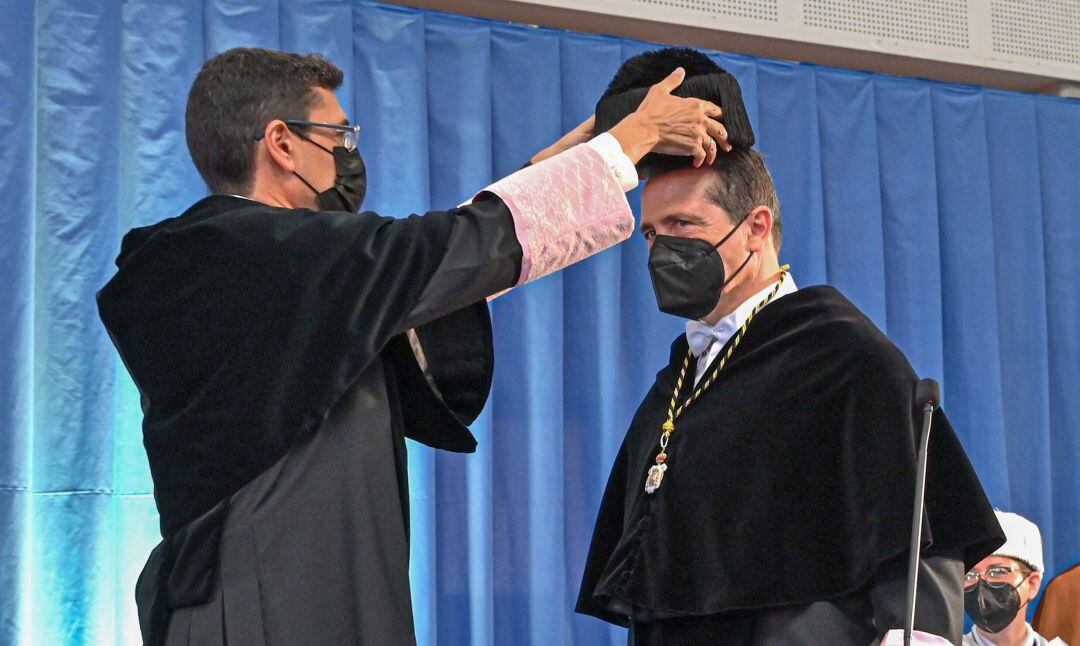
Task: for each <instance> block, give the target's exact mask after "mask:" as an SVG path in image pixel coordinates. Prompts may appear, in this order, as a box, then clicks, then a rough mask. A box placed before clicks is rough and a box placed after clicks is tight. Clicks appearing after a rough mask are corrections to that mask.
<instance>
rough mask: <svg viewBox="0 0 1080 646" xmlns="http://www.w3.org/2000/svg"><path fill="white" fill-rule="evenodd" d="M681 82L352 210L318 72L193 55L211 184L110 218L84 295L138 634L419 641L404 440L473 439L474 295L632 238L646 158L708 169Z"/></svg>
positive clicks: (701, 126)
mask: <svg viewBox="0 0 1080 646" xmlns="http://www.w3.org/2000/svg"><path fill="white" fill-rule="evenodd" d="M681 80H682V72H681V71H680V72H677V73H675V74H672V75H671V76H670V77H668V78H665V79H663V81H662V82H661V83H659V84H657V87H656V89H655V91H652V92H651V93H650V95H649V97H648V98H647V99H646V101H645V102H644V103H643V104H642V106H641V109H640V110H638V111H636V112H635V113H634V114H633V115H631V116H629V117H628V118H627V119H625V120H623V122H622V123H621V124H620V125H618V126H616V127H615V128H612V129H611V130H610V131H609V132H607V133H605V134H602V135H600V136H598V137H596V138H595V139H592V138H591V122H586V124H584V125H583V127H581V128H579V129H577V130H575V131H573V132H571V133H570V134H569V135H567V136H566V137H565V138H564V139H563V140H561V141H560V142H559V143H557V144H556V145H555V146H554V147H553V148H550V149H548V150H547V151H545V152H544V153H542V154H541V155H539V156H538V157H537V158H535V159H534V162H535V163H534V164H533V165H532V166H530V167H529V168H526V169H523V170H521V171H519V172H517V173H514V174H513V175H511V176H509V177H507V178H504V179H503V180H501V181H498V182H496V183H494V184H492V185H491V186H488V187H487V188H486V189H484V190H483V191H481V192H480V193H479V194H478V195H477V197H476V198H475V199H474V200H473V201H471V202H470V203H469V204H467V205H465V206H462V207H459V208H452V209H449V210H442V211H432V212H429V213H427V214H425V215H414V216H410V217H408V218H401V219H397V218H390V217H383V216H380V215H378V214H376V213H372V212H364V213H357V211H359V209H360V206H361V203H362V202H363V199H364V193H365V190H366V185H367V181H366V170H365V165H364V162H363V160H362V159H361V157H360V152H359V150H358V144H359V137H360V127H359V126H356V125H352V124H350V122H349V120H348V119H347V116H346V114H345V112H344V111H343V110H342V108H341V105H340V104H339V103H338V100H337V98H336V97H335V95H334V90H335V89H337V88H338V87H339V86H340V85H341V83H342V81H343V75H342V72H341V70H340V69H339V68H338V67H336V66H335V65H334V64H333V63H331V62H330V61H328V60H326V59H324V58H322V57H320V56H316V55H303V56H302V55H298V54H293V53H289V52H279V51H270V50H265V49H233V50H229V51H227V52H224V53H222V54H220V55H218V56H215V57H214V58H212V59H210V60H209V61H207V62H206V64H205V65H203V67H202V69H201V70H200V72H199V74H198V76H197V77H196V78H195V82H194V84H193V85H192V88H191V91H190V93H189V95H188V103H187V142H188V148H189V150H190V152H191V157H192V160H193V161H194V162H195V166H196V168H198V170H199V173H200V174H201V175H202V177H203V179H204V180H205V181H206V184H207V186H208V188H209V190H210V193H211V195H210V196H208V197H206V198H204V199H202V200H200V201H198V202H197V203H195V204H194V205H192V206H191V207H190V208H189V209H188V210H187V211H186V212H185V213H183V214H182V215H180V216H178V217H173V218H167V219H164V220H162V221H160V222H158V223H157V224H153V225H151V226H147V227H142V228H138V229H134V230H132V231H131V232H129V233H128V234H127V235H126V236H125V237H124V240H123V243H122V244H121V248H120V256H119V258H117V267H118V271H117V273H116V275H115V276H114V277H113V278H112V279H111V280H110V281H109V283H108V284H107V285H105V287H104V288H103V289H102V290H101V292H100V294H99V295H98V305H99V309H100V313H101V318H102V321H103V322H104V324H105V327H106V328H107V329H108V331H109V334H110V336H111V337H112V339H113V341H114V343H115V344H116V348H117V350H118V351H119V353H120V356H121V357H122V359H123V360H124V364H125V366H126V367H127V369H128V371H129V372H130V373H131V376H132V379H133V380H134V382H135V384H136V385H137V386H138V388H139V392H140V394H141V396H142V410H143V437H144V443H145V446H146V452H147V456H148V458H149V463H150V472H151V474H152V475H153V479H154V499H155V502H156V504H157V507H158V510H159V512H160V514H161V532H162V536H163V538H164V540H163V541H162V542H161V543H160V544H159V545H158V546H157V547H156V548H155V549H154V551H153V552H152V553H151V555H150V558H149V560H148V561H147V564H146V567H145V568H144V570H143V572H142V575H141V576H140V577H139V582H138V585H137V586H136V601H137V604H138V608H139V622H140V625H141V628H142V631H143V638H144V641H145V642H146V643H149V644H160V643H168V644H200V645H202V644H225V643H231V644H243V645H245V646H247V645H256V644H263V643H274V644H356V645H361V644H378V645H384V644H393V645H394V646H398V645H405V644H412V643H415V637H414V635H413V616H412V606H411V601H410V592H409V576H408V554H409V546H408V537H409V529H408V519H409V510H408V500H409V495H408V477H407V474H406V465H407V458H406V455H405V438H406V437H410V438H412V439H415V440H418V441H420V442H424V443H426V444H428V445H431V446H433V447H436V448H441V449H446V450H450V451H473V450H474V448H475V446H476V441H475V440H474V439H473V436H472V435H471V434H470V432H469V430H468V428H467V427H466V425H467V424H469V423H471V422H472V420H473V419H475V418H476V416H477V415H478V414H479V413H480V410H481V408H483V405H484V402H485V401H486V399H487V394H488V390H489V387H490V385H491V370H492V360H493V359H492V347H491V324H490V318H489V316H488V310H487V305H486V302H485V299H486V298H487V297H488V296H490V295H492V294H495V293H497V292H499V291H502V290H505V289H508V288H510V287H513V286H514V285H518V284H521V283H524V282H527V281H531V280H535V279H537V278H539V277H541V276H544V275H545V274H549V273H551V272H553V271H557V270H559V269H561V268H562V267H565V266H567V265H568V264H570V263H573V262H576V261H578V260H580V259H582V258H585V257H586V256H588V255H590V254H593V253H596V252H598V251H601V250H603V249H604V248H607V247H609V246H611V245H613V244H615V243H617V242H619V241H621V240H624V239H626V238H627V237H629V236H630V234H631V233H632V231H633V224H634V220H633V216H632V214H631V212H630V208H629V206H628V204H627V202H626V197H625V195H624V191H627V190H629V189H631V188H633V187H635V186H637V182H638V180H637V175H636V173H635V171H634V166H633V164H634V162H636V161H637V160H638V159H640V157H641V156H642V155H644V154H645V153H648V152H650V151H651V150H653V149H660V150H667V151H669V152H674V153H679V154H689V155H695V156H697V158H699V159H700V160H701V161H710V162H711V161H712V160H713V158H714V157H715V152H709V151H707V150H706V149H705V148H706V143H707V142H706V140H709V141H713V137H717V138H719V139H720V140H721V141H723V128H722V126H721V125H720V123H719V122H718V121H716V120H715V119H714V118H713V117H716V118H719V117H720V111H719V109H717V108H716V106H710V105H707V104H706V102H704V101H701V100H698V99H687V98H678V97H673V96H671V95H670V91H671V90H672V89H674V88H675V87H676V86H678V84H679V83H680V82H681ZM362 119H363V117H362V115H361V120H362ZM585 140H589V141H588V142H587V143H582V144H581V145H574V144H576V143H579V142H584V141H585ZM709 149H710V150H714V147H713V146H709ZM478 188H479V187H478Z"/></svg>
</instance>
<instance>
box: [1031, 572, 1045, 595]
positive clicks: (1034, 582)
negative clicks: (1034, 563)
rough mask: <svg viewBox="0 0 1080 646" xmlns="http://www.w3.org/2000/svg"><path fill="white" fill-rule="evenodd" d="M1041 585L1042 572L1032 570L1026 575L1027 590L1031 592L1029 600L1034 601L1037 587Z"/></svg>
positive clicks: (1037, 592)
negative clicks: (1029, 574)
mask: <svg viewBox="0 0 1080 646" xmlns="http://www.w3.org/2000/svg"><path fill="white" fill-rule="evenodd" d="M1041 587H1042V572H1032V573H1031V576H1029V577H1028V591H1029V592H1031V597H1030V598H1029V599H1028V600H1029V601H1034V600H1035V597H1036V596H1038V594H1039V588H1041Z"/></svg>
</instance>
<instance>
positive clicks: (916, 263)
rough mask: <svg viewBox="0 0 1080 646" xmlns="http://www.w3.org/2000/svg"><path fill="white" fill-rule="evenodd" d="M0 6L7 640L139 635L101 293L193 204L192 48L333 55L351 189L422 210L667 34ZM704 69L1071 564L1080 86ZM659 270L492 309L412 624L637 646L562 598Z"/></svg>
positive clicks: (613, 260)
mask: <svg viewBox="0 0 1080 646" xmlns="http://www.w3.org/2000/svg"><path fill="white" fill-rule="evenodd" d="M0 10H2V12H3V15H4V20H0V43H3V47H2V48H0V151H2V152H0V194H2V195H3V198H4V204H5V207H6V208H4V209H3V210H0V233H2V235H0V285H2V287H0V289H2V290H3V292H2V293H3V300H2V303H3V307H0V339H2V342H0V643H5V644H7V643H11V644H65V643H70V644H83V643H85V644H105V643H121V642H122V643H136V642H137V641H138V625H137V620H136V618H135V614H134V604H133V589H134V582H135V579H136V577H137V575H138V572H139V570H140V569H141V567H142V564H143V561H144V560H145V557H146V555H147V553H148V552H149V550H150V548H151V547H152V546H153V545H154V544H155V543H156V542H157V540H158V533H157V515H156V512H155V510H154V505H153V498H152V496H151V492H152V483H151V481H150V478H149V473H148V470H147V466H146V460H145V456H144V453H143V449H142V444H141V436H140V429H139V422H140V414H139V403H138V398H137V396H136V393H135V390H134V388H133V386H132V384H131V383H130V380H129V379H128V377H127V375H126V372H125V371H124V369H123V367H122V366H121V365H120V364H119V362H118V361H117V358H116V356H115V353H114V351H113V349H112V346H111V343H110V342H109V340H108V338H107V337H106V335H105V333H104V330H103V329H102V328H101V326H100V324H99V322H98V320H97V314H96V309H95V307H94V304H93V296H94V293H95V291H96V290H97V289H98V288H99V287H100V286H101V285H102V284H103V283H104V282H105V281H106V280H107V279H108V277H109V276H110V275H111V273H112V271H113V267H112V264H111V263H112V259H113V258H114V257H115V254H116V252H117V249H118V244H119V240H120V237H121V235H122V234H123V233H124V232H125V231H126V230H127V229H129V228H131V227H133V226H140V225H145V224H149V223H151V222H155V221H157V220H159V219H161V218H164V217H167V216H171V215H175V214H177V213H179V212H181V211H183V210H184V209H185V208H186V207H187V206H188V205H189V204H190V203H191V202H193V201H195V200H197V199H198V198H199V197H201V196H202V195H203V193H204V190H205V189H204V187H203V186H202V183H201V181H200V180H199V178H198V175H197V174H196V172H195V171H194V168H193V167H192V165H191V162H190V160H189V157H188V154H187V150H186V145H185V142H184V133H183V127H184V118H183V110H184V102H185V98H186V93H187V90H188V88H189V86H190V83H191V81H192V79H193V78H194V75H195V73H196V72H197V70H198V68H199V66H200V64H201V62H202V61H203V60H204V59H205V58H206V57H208V56H211V55H213V54H214V53H217V52H220V51H222V50H224V49H227V48H229V47H233V46H241V45H244V46H264V47H273V48H282V49H288V50H293V51H318V52H322V53H324V54H326V55H327V56H328V57H330V58H331V59H332V60H333V61H335V62H336V63H337V64H338V65H339V66H341V67H342V69H343V70H344V71H345V76H346V84H345V86H344V87H343V88H342V89H341V90H340V91H339V96H340V98H341V100H342V104H343V105H344V106H346V109H347V110H349V111H350V112H351V115H350V116H351V117H352V118H353V119H354V120H355V121H357V122H359V123H360V124H361V125H362V126H363V127H364V135H363V142H362V151H363V153H364V155H365V157H366V158H367V160H368V163H369V181H370V192H369V196H370V197H369V201H368V203H367V206H368V207H370V208H374V209H376V210H378V211H380V212H383V213H387V214H395V215H404V214H407V213H410V212H423V211H424V210H426V209H429V208H438V207H448V206H452V205H454V204H457V203H459V202H461V201H463V200H465V199H467V198H469V197H471V195H472V194H473V193H474V192H475V191H476V190H478V189H479V188H482V187H483V186H484V185H485V184H487V183H488V182H490V181H491V180H492V179H495V178H497V177H500V176H502V175H505V174H507V173H509V172H511V171H513V170H515V169H516V168H517V167H519V166H520V165H521V164H522V163H524V162H525V161H526V160H527V159H528V158H529V157H530V156H531V155H532V154H533V153H535V152H536V151H537V150H539V149H540V148H542V147H544V146H546V145H548V144H549V143H551V142H552V141H554V140H555V139H556V138H557V137H558V136H559V135H560V134H561V133H562V132H564V131H566V130H568V129H569V128H571V127H573V126H575V125H577V124H578V123H579V122H580V121H582V120H583V119H584V118H585V117H587V116H588V115H589V114H590V112H591V109H592V106H593V105H594V103H595V100H596V98H597V96H598V95H599V93H600V92H601V91H602V90H603V88H604V87H605V85H606V82H607V81H608V80H609V79H610V77H611V75H612V74H613V73H614V71H615V69H617V67H618V65H619V64H620V62H621V61H623V60H624V59H625V58H627V57H628V56H631V55H633V54H636V53H639V52H642V51H645V50H646V49H649V48H651V46H650V45H648V44H645V43H641V42H636V41H630V40H624V39H616V38H606V37H597V36H590V35H583V34H574V33H568V32H559V31H552V30H547V29H536V28H531V27H525V26H514V25H507V24H503V23H495V22H489V21H483V20H475V19H469V18H462V17H457V16H450V15H444V14H439V13H433V12H425V11H417V10H412V9H405V8H400V7H394V6H387V5H380V4H375V3H369V2H352V3H350V2H347V1H346V0H340V1H338V0H277V1H273V0H264V1H255V0H205V1H201V2H200V1H193V0H189V1H187V2H161V1H149V0H125V1H124V2H122V3H116V2H112V1H111V0H39V1H38V2H37V3H36V4H35V3H30V2H23V1H21V0H2V1H0ZM716 60H717V61H718V62H719V63H720V64H721V65H722V66H724V67H725V68H727V69H729V70H730V71H732V73H734V74H735V75H736V76H737V77H738V78H739V80H740V83H741V84H742V86H743V91H744V95H745V97H746V100H747V103H748V108H749V111H750V117H751V119H752V120H753V122H754V123H755V125H756V129H757V131H758V133H759V139H760V146H759V147H760V149H761V150H762V151H764V152H765V153H766V155H767V157H768V161H769V165H770V167H771V169H772V171H773V174H774V176H775V178H776V182H777V185H778V188H779V192H780V198H781V202H782V215H783V225H784V245H783V249H782V252H781V255H782V257H783V259H784V260H785V261H786V262H790V263H791V265H792V267H793V272H794V276H795V278H796V280H797V281H798V283H799V284H800V285H804V286H805V285H811V284H817V283H825V282H827V283H830V284H833V285H836V286H837V287H839V288H840V289H841V290H843V291H844V292H845V293H846V294H847V295H848V296H849V297H850V298H852V299H853V300H854V301H855V302H856V303H857V304H858V305H859V306H860V307H862V308H863V309H864V311H866V312H867V313H868V314H869V315H870V316H871V317H872V318H873V319H874V321H875V322H877V324H878V325H879V326H881V327H882V329H884V330H885V331H886V332H887V333H888V334H889V335H890V336H891V337H892V338H893V339H894V340H895V341H896V342H897V343H898V344H899V345H900V347H901V348H903V349H904V351H905V352H906V353H907V355H908V357H909V358H910V359H911V361H912V364H913V365H914V366H915V368H916V370H917V371H919V372H920V373H921V374H923V375H926V376H931V377H936V378H938V379H939V380H941V381H942V384H943V386H944V389H945V400H946V405H947V407H948V409H949V411H950V414H951V417H952V420H953V422H954V425H955V426H956V428H957V430H958V432H959V434H960V436H961V439H962V440H963V442H964V445H965V446H966V447H967V450H968V452H969V454H970V456H971V458H972V460H973V462H974V463H975V465H976V468H977V470H978V472H979V474H980V476H981V478H982V480H983V483H984V485H985V487H986V489H987V492H988V493H989V495H990V497H991V500H992V501H993V502H994V504H995V505H997V506H999V507H1001V508H1004V509H1010V510H1013V511H1017V512H1019V513H1022V514H1024V515H1026V516H1028V517H1030V518H1032V519H1033V520H1035V521H1036V522H1037V523H1038V524H1039V525H1040V527H1041V528H1042V531H1043V536H1044V542H1045V551H1046V561H1047V565H1048V567H1049V569H1050V571H1051V573H1053V572H1056V571H1060V570H1063V569H1065V567H1067V566H1069V565H1071V564H1073V563H1075V562H1077V561H1078V560H1080V470H1078V469H1077V466H1076V463H1077V460H1078V458H1080V397H1077V391H1076V384H1077V383H1080V341H1078V337H1077V334H1076V332H1075V331H1076V330H1077V329H1078V328H1080V289H1078V288H1077V286H1076V283H1075V277H1076V276H1078V275H1080V260H1078V257H1080V256H1078V255H1077V253H1076V247H1077V246H1078V245H1080V208H1078V207H1077V204H1078V203H1080V182H1077V180H1076V173H1077V168H1078V166H1080V102H1077V101H1067V100H1063V99H1056V98H1052V97H1046V96H1030V95H1023V94H1013V93H1006V92H1000V91H995V90H988V89H981V88H977V87H968V86H956V85H946V84H940V83H932V82H928V81H922V80H912V79H902V78H894V77H887V76H881V75H873V74H865V73H857V72H850V71H843V70H836V69H829V68H821V67H815V66H811V65H796V64H791V63H783V62H776V61H770V60H764V59H757V58H751V57H745V56H731V55H724V54H717V55H716ZM637 200H638V198H637V194H636V192H635V193H634V194H632V195H631V201H632V203H633V204H634V205H635V208H636V207H637ZM645 260H646V251H645V245H644V243H643V241H642V240H641V239H640V238H637V237H636V238H635V239H634V240H632V241H631V242H629V243H627V244H625V245H622V246H620V247H619V248H616V249H614V250H611V251H608V252H606V253H604V254H602V255H600V256H598V257H596V258H593V259H590V260H588V261H586V262H584V263H582V264H580V265H578V266H575V267H572V268H570V269H568V270H567V271H565V272H563V273H561V274H558V275H554V276H551V277H548V278H546V279H544V280H541V281H538V282H537V283H535V284H532V285H529V286H527V287H525V288H522V289H519V290H516V291H514V292H512V293H511V294H509V295H507V296H505V297H503V298H501V299H499V300H498V301H496V302H495V303H494V306H493V315H494V318H495V325H496V346H497V354H498V359H497V373H496V382H495V386H494V393H493V396H492V398H491V401H490V403H489V405H488V408H487V410H486V412H485V413H484V415H483V416H482V417H481V419H480V420H479V421H478V422H477V423H476V424H475V426H474V431H475V433H476V435H477V437H478V439H479V440H480V447H479V449H478V451H477V453H476V454H475V455H470V456H462V455H454V454H447V453H438V452H434V451H430V450H428V449H426V448H425V447H421V446H418V445H410V457H409V462H410V471H411V478H412V500H411V503H412V510H413V524H412V527H413V545H412V547H413V549H412V552H413V561H412V581H413V599H414V604H415V611H416V622H417V632H418V637H419V641H420V643H421V644H424V645H435V644H441V645H443V646H446V645H458V644H462V645H469V646H486V645H494V644H498V645H502V644H522V645H524V644H535V645H540V644H544V645H547V644H579V645H589V646H591V645H594V644H621V643H624V639H625V637H624V633H623V631H621V630H619V629H614V628H611V627H609V626H607V625H605V624H603V623H601V622H598V621H596V620H593V619H589V618H583V617H577V616H574V615H573V614H572V612H571V609H572V607H573V603H574V599H575V597H576V593H577V584H578V579H579V577H580V573H581V569H582V564H583V561H584V555H585V550H586V548H587V545H588V541H589V538H590V536H591V532H592V524H593V520H594V518H595V513H596V509H597V507H598V505H599V499H600V494H601V492H602V490H603V487H604V484H605V482H606V480H607V474H608V469H609V467H610V465H611V463H612V461H613V459H614V456H615V453H616V451H617V450H618V447H619V444H620V442H621V440H622V434H623V432H624V430H625V427H626V425H627V423H628V421H629V419H630V417H631V415H632V413H633V411H634V409H635V408H636V406H637V403H638V401H639V400H640V398H641V397H642V396H643V394H644V393H645V391H646V389H647V387H648V385H649V384H650V383H651V381H652V378H653V375H654V374H655V372H656V371H657V370H658V369H659V368H660V367H661V366H662V365H663V364H664V362H665V361H666V358H667V352H668V345H669V343H670V341H671V340H672V339H673V338H674V336H675V335H676V334H678V332H679V330H680V322H679V321H678V320H676V319H674V318H671V317H667V316H664V315H661V314H659V313H658V312H657V311H656V307H655V301H654V299H653V296H652V293H651V287H650V284H649V281H648V275H647V271H646V265H645ZM807 504H813V503H812V501H808V502H807ZM686 566H687V567H693V564H692V563H687V564H686Z"/></svg>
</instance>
